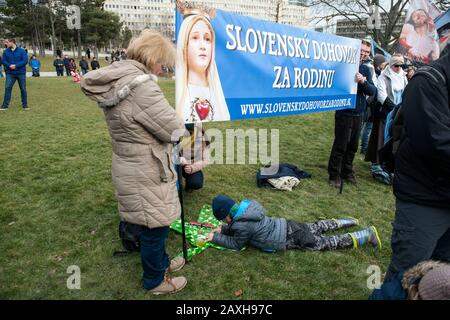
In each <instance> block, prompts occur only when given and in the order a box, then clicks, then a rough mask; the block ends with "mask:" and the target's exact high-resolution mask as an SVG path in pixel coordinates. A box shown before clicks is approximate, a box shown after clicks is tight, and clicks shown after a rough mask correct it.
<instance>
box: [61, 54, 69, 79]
mask: <svg viewBox="0 0 450 320" xmlns="http://www.w3.org/2000/svg"><path fill="white" fill-rule="evenodd" d="M63 62H64V68H65V69H66V76H70V68H69V64H70V59H69V57H68V56H64V59H63Z"/></svg>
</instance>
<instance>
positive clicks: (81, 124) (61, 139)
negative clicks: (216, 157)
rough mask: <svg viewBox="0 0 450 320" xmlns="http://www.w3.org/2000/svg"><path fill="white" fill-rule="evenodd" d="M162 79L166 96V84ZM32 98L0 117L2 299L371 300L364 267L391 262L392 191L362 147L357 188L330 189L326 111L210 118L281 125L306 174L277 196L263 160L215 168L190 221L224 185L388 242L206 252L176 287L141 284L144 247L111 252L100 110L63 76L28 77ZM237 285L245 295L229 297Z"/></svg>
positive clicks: (284, 148) (286, 147) (290, 212)
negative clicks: (262, 170) (375, 174)
mask: <svg viewBox="0 0 450 320" xmlns="http://www.w3.org/2000/svg"><path fill="white" fill-rule="evenodd" d="M160 84H161V87H162V89H163V90H164V92H165V93H166V95H167V97H168V99H169V101H170V102H171V103H172V104H173V102H174V83H173V81H161V82H160ZM0 88H1V90H3V88H4V80H3V79H0ZM28 94H29V106H30V108H31V111H29V112H24V111H22V110H21V108H20V94H19V90H18V87H17V86H15V89H14V92H13V99H12V102H11V105H10V109H9V110H8V111H7V112H3V113H0V151H1V152H0V190H1V192H0V252H1V254H0V284H1V285H0V299H366V298H367V296H368V295H369V294H370V290H369V289H368V288H367V286H366V280H367V277H368V274H366V270H367V268H368V267H369V265H379V266H380V267H381V269H382V271H385V270H386V267H387V264H388V263H389V257H390V254H391V252H390V245H389V243H390V232H391V225H390V222H391V221H392V219H393V214H394V197H393V195H392V191H391V189H390V188H389V187H387V186H384V185H382V184H379V183H377V182H376V181H374V180H373V179H372V177H371V175H370V172H369V171H370V169H369V165H368V163H365V162H363V161H362V159H361V156H360V155H357V157H356V159H355V169H356V172H357V178H358V180H359V184H358V186H350V185H346V186H345V188H344V192H343V194H338V191H337V190H336V189H333V188H331V187H329V186H328V177H327V170H326V167H327V161H328V156H329V153H330V149H331V144H332V142H333V130H334V120H333V113H320V114H311V115H301V116H293V117H279V118H271V119H259V120H252V121H235V122H227V123H217V124H214V123H213V124H208V125H207V128H217V129H220V130H222V132H225V130H226V129H230V128H242V129H252V128H253V129H279V130H280V160H281V161H282V162H288V163H293V164H296V165H297V166H299V167H300V168H302V169H304V170H306V171H308V172H310V173H312V175H313V177H312V179H309V180H303V181H302V182H301V184H300V185H299V186H298V187H297V188H295V189H294V191H293V192H281V191H275V190H270V189H266V188H264V189H259V188H257V187H256V180H255V175H256V171H257V169H258V167H259V166H258V165H210V166H208V167H207V168H206V169H205V186H204V188H203V189H202V190H199V191H197V192H194V193H190V194H186V195H185V209H186V218H187V219H188V220H190V219H194V218H195V217H196V214H197V213H198V211H199V209H200V208H201V207H202V205H203V204H205V203H210V202H211V200H212V198H213V197H214V196H215V195H217V194H218V193H225V194H228V195H229V196H231V197H233V198H235V199H237V200H240V199H245V198H247V199H254V200H258V201H259V202H260V203H262V204H263V205H264V206H265V207H266V209H267V211H268V213H269V215H272V216H279V217H286V218H290V219H296V220H298V221H305V222H307V221H313V220H316V219H319V218H321V217H327V218H337V217H342V216H353V217H356V218H358V219H359V220H360V222H361V225H362V226H369V225H375V226H376V227H377V228H378V230H379V232H380V236H381V239H382V241H383V244H384V246H383V249H382V250H375V249H373V248H371V247H363V248H360V249H357V250H354V249H347V250H338V251H334V252H305V251H298V250H296V251H294V250H292V251H286V252H277V253H274V254H267V253H263V252H261V251H259V250H256V249H252V248H248V249H247V250H244V251H242V252H232V251H219V250H215V249H208V250H207V251H205V252H203V253H201V254H200V255H198V256H196V257H194V259H193V261H192V262H191V263H189V264H188V265H187V266H186V267H185V268H184V269H183V270H182V271H181V272H180V274H182V275H185V276H186V277H187V278H188V285H187V287H186V288H185V289H184V290H183V291H181V292H180V293H178V294H176V295H169V296H159V297H154V296H152V295H149V294H148V293H145V292H144V291H143V290H142V289H141V275H142V270H141V264H140V258H139V255H138V254H133V255H131V256H127V257H112V253H113V252H114V250H120V249H121V244H120V241H119V239H118V232H117V227H118V223H119V215H118V213H117V203H116V199H115V196H114V189H113V186H112V181H111V144H110V138H109V135H108V131H107V127H106V124H105V121H104V117H103V113H102V111H101V109H100V108H98V107H97V106H96V104H95V103H93V102H92V101H90V100H89V99H88V98H86V97H85V96H84V95H83V94H82V93H81V91H80V88H79V86H78V85H76V84H74V83H72V81H71V79H68V78H45V79H44V78H41V79H29V80H28ZM351 230H355V228H354V229H351ZM167 250H168V252H169V254H170V255H176V254H178V253H179V252H180V251H181V236H180V235H178V234H175V233H173V232H171V233H170V235H169V238H168V246H167ZM71 265H77V266H79V267H80V269H81V290H69V289H67V287H66V280H67V278H68V277H69V274H67V273H66V272H67V268H68V267H69V266H71ZM239 289H241V290H242V292H243V294H242V295H241V296H239V297H236V296H235V295H234V292H235V291H237V290H239Z"/></svg>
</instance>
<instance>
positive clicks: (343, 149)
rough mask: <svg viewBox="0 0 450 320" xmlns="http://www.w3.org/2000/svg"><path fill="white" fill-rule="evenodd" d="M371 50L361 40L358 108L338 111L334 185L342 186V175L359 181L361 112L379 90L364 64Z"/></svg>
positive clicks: (331, 172) (331, 174)
mask: <svg viewBox="0 0 450 320" xmlns="http://www.w3.org/2000/svg"><path fill="white" fill-rule="evenodd" d="M369 54H370V43H369V42H367V41H362V44H361V55H360V65H359V72H358V73H356V76H355V81H356V82H357V83H358V93H357V96H356V108H355V109H345V110H339V111H336V115H335V128H334V135H335V138H334V142H333V148H332V149H331V154H330V159H329V161H328V175H329V179H330V180H329V183H330V185H331V186H333V187H337V188H339V187H340V185H341V179H343V180H346V181H348V182H350V183H353V184H356V178H355V174H354V172H353V159H354V158H355V154H356V152H357V151H358V141H359V134H360V131H361V120H362V113H363V112H364V110H365V108H366V97H367V96H373V95H375V93H376V91H377V88H376V87H375V85H374V84H373V81H372V74H371V72H370V69H369V68H368V67H367V66H366V65H364V64H363V61H365V60H366V59H367V57H368V56H369Z"/></svg>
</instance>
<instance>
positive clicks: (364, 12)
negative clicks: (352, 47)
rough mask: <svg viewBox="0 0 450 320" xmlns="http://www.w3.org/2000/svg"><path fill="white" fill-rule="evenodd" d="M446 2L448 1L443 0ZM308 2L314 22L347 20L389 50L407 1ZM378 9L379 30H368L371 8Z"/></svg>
mask: <svg viewBox="0 0 450 320" xmlns="http://www.w3.org/2000/svg"><path fill="white" fill-rule="evenodd" d="M444 1H448V0H444ZM381 2H383V1H380V0H335V1H327V0H310V1H308V6H309V7H310V8H311V10H312V11H313V12H314V16H315V17H316V19H317V20H316V21H317V22H320V21H324V20H325V21H329V20H333V19H336V18H341V19H347V20H348V21H350V22H352V23H353V24H355V26H357V27H358V28H362V29H363V31H364V32H365V33H366V34H367V35H368V36H371V37H372V38H373V39H374V40H375V41H376V42H377V43H379V44H380V45H381V46H382V47H384V48H387V49H390V48H391V46H392V45H393V43H394V42H395V40H396V38H397V37H398V35H397V34H395V26H396V24H398V23H399V22H400V20H401V19H402V12H403V11H405V9H406V6H407V4H408V2H409V0H390V1H384V4H383V3H381ZM375 7H377V8H378V12H379V13H380V18H381V21H380V22H381V29H380V30H377V29H375V28H370V27H369V25H368V24H367V19H368V18H370V17H371V15H372V14H373V12H372V8H375Z"/></svg>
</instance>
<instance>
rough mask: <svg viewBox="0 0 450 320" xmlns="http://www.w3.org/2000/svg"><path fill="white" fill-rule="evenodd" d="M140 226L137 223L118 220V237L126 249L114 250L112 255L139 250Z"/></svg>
mask: <svg viewBox="0 0 450 320" xmlns="http://www.w3.org/2000/svg"><path fill="white" fill-rule="evenodd" d="M142 228H143V227H142V226H141V225H138V224H133V223H129V222H126V221H120V223H119V237H120V240H121V241H122V245H123V247H124V248H125V250H126V251H115V252H114V255H115V256H116V255H121V254H128V253H131V252H140V250H141V241H140V237H141V233H142Z"/></svg>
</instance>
